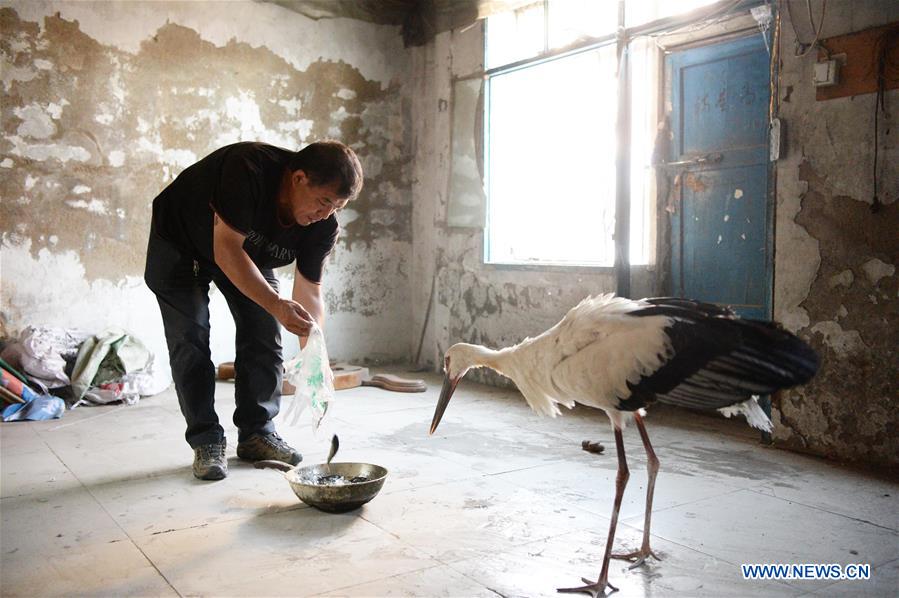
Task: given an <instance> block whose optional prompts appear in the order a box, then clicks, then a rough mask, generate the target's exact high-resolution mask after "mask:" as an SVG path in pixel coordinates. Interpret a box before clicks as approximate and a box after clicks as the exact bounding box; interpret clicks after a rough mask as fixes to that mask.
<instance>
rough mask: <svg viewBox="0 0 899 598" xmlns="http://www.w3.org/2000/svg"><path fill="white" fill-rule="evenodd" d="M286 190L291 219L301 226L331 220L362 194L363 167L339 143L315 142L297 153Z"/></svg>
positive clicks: (346, 148)
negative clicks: (331, 216) (329, 218)
mask: <svg viewBox="0 0 899 598" xmlns="http://www.w3.org/2000/svg"><path fill="white" fill-rule="evenodd" d="M286 176H287V179H288V180H287V181H286V184H285V186H284V187H283V192H284V193H285V196H284V198H285V200H286V203H287V204H288V205H289V210H290V213H291V216H292V217H293V219H294V220H296V222H297V223H298V224H300V225H301V226H307V225H309V224H312V223H313V222H317V221H319V220H324V219H325V218H328V217H329V216H330V215H331V214H333V213H334V212H335V211H337V210H339V209H341V208H343V207H344V206H345V205H346V204H347V202H350V201H352V200H354V199H356V197H357V196H358V195H359V191H361V190H362V165H361V164H360V163H359V158H358V157H356V154H355V152H353V150H351V149H350V148H349V147H347V146H346V145H344V144H342V143H340V142H339V141H330V140H328V141H316V142H315V143H311V144H309V145H307V146H306V147H304V148H303V149H301V150H300V151H298V152H297V153H296V154H294V156H293V158H292V159H291V161H290V163H289V164H288V165H287V173H286Z"/></svg>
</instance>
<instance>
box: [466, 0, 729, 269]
mask: <svg viewBox="0 0 899 598" xmlns="http://www.w3.org/2000/svg"><path fill="white" fill-rule="evenodd" d="M712 1H713V0H683V1H679V2H671V1H666V0H627V1H626V4H625V11H624V12H625V23H626V24H627V26H628V27H632V26H637V25H642V24H645V23H647V22H649V21H652V20H655V19H658V18H662V17H668V16H673V15H674V14H678V13H683V12H687V11H690V10H693V9H696V8H699V7H701V6H704V5H706V4H710V3H711V2H712ZM618 6H619V4H618V2H617V0H537V1H534V2H530V3H525V4H523V5H521V6H520V7H519V8H518V9H516V10H512V11H509V12H505V13H501V14H498V15H495V16H491V17H489V18H488V19H487V31H486V39H485V65H486V68H487V69H488V76H487V82H486V95H485V97H486V100H485V102H484V107H485V123H486V126H485V152H484V158H485V160H484V161H485V178H486V184H485V188H486V191H487V232H486V235H485V241H486V242H485V253H486V256H485V257H486V261H487V262H490V263H506V264H558V265H580V266H603V267H609V266H612V265H614V263H615V246H614V240H613V239H614V234H615V205H616V193H617V185H616V120H617V109H618V106H617V103H618V102H617V100H618V79H617V70H618V64H617V49H616V45H615V44H616V40H615V35H614V34H615V32H616V30H617V28H618V25H619V23H618V19H619V17H618ZM554 52H555V54H554ZM560 52H561V53H560ZM629 52H630V58H629V64H630V85H631V97H632V100H631V106H630V108H631V141H630V146H629V149H630V160H631V173H630V177H629V179H630V180H629V183H630V246H629V261H630V263H631V264H648V263H651V262H652V260H653V249H654V228H655V209H654V206H655V203H654V202H655V186H654V178H653V177H654V168H653V165H652V149H653V143H654V141H655V136H656V129H657V122H656V121H657V115H658V100H659V98H658V76H659V75H658V70H659V64H658V52H657V49H656V48H655V46H654V44H653V43H652V42H651V41H650V40H648V39H647V38H639V39H636V40H634V41H632V42H630V43H629Z"/></svg>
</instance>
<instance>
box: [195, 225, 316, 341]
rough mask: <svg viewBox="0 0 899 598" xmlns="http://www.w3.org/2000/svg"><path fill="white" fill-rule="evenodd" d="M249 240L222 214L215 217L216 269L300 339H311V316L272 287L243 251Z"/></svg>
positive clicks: (213, 230) (213, 245)
mask: <svg viewBox="0 0 899 598" xmlns="http://www.w3.org/2000/svg"><path fill="white" fill-rule="evenodd" d="M245 238H246V237H245V236H244V235H242V234H241V233H239V232H238V231H236V230H234V229H233V228H231V227H230V226H228V225H227V224H225V222H224V221H223V220H222V219H221V218H219V217H218V214H213V225H212V251H213V254H214V256H215V263H216V265H217V266H218V267H219V268H221V270H222V272H224V273H225V276H227V277H228V280H230V281H231V282H232V283H234V286H236V287H237V288H238V289H239V290H240V292H241V293H243V294H244V295H246V296H247V297H249V298H250V299H251V300H253V301H254V302H255V303H256V304H258V305H259V306H260V307H262V308H263V309H264V310H265V311H267V312H269V313H270V314H272V315H273V316H274V317H275V318H276V319H277V320H278V321H279V322H280V323H281V325H282V326H284V328H286V329H287V330H288V331H290V332H292V333H293V334H296V335H297V336H308V335H309V327H310V325H311V323H312V318H311V317H310V315H309V313H307V312H306V310H305V309H303V306H302V305H300V304H299V303H297V302H296V301H292V300H290V299H283V298H281V297H280V296H279V295H278V293H276V292H275V290H274V289H273V288H272V287H271V286H269V284H268V281H266V280H265V277H264V276H262V272H260V271H259V268H257V267H256V264H254V263H253V260H251V259H250V256H248V255H247V253H246V252H245V251H244V250H243V242H244V239H245ZM295 286H296V285H294V287H295ZM294 294H296V291H294Z"/></svg>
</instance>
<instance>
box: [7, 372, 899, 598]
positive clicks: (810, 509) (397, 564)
mask: <svg viewBox="0 0 899 598" xmlns="http://www.w3.org/2000/svg"><path fill="white" fill-rule="evenodd" d="M395 373H399V374H401V375H407V376H409V374H408V373H406V372H403V371H401V370H397V371H396V372H395ZM425 377H426V379H427V381H428V383H429V386H430V390H429V391H428V392H427V393H422V394H398V393H390V392H386V391H383V390H379V389H373V388H358V389H354V390H348V391H342V392H340V393H339V394H338V398H337V400H336V401H335V402H334V404H333V411H332V412H331V413H329V415H328V417H327V418H326V419H325V423H324V425H323V427H322V429H321V430H319V431H318V432H317V433H315V434H313V432H312V430H311V428H310V426H309V422H308V420H306V419H303V420H302V421H301V425H299V426H296V427H291V426H288V425H287V423H285V422H281V423H280V428H279V430H280V432H281V433H282V435H283V436H285V437H286V438H287V439H288V440H289V441H290V442H291V443H293V444H294V445H295V446H296V447H297V448H299V449H300V450H301V452H303V454H304V455H305V462H306V463H317V462H320V461H322V460H323V459H324V456H325V454H326V453H327V449H328V444H329V439H330V436H331V434H332V433H335V432H336V433H338V434H339V436H340V440H341V450H340V453H339V454H338V458H337V460H338V461H341V460H343V461H366V462H372V463H377V464H380V465H384V466H385V467H387V468H388V469H389V470H390V476H389V477H388V480H387V483H386V485H385V486H384V489H383V491H382V492H381V494H380V495H379V496H378V497H376V498H375V500H373V501H372V502H370V503H369V504H367V505H366V506H365V507H363V508H362V509H360V510H357V511H354V512H351V513H347V514H343V515H329V514H326V513H322V512H319V511H317V510H315V509H312V508H309V507H307V506H306V505H303V504H302V503H299V502H298V500H297V499H296V497H295V496H294V494H293V492H292V491H291V490H290V487H289V486H288V484H287V482H286V481H285V480H284V479H283V477H282V476H281V475H280V474H279V473H277V472H273V471H259V470H255V469H253V468H252V466H251V465H249V464H245V463H243V462H241V461H238V460H237V459H236V458H235V457H234V446H233V443H234V442H235V441H236V432H235V431H234V429H233V427H232V426H230V425H229V426H228V433H229V437H230V439H231V441H232V446H230V447H229V449H228V450H229V454H230V456H231V459H230V461H229V462H230V469H231V471H230V475H229V477H228V478H227V479H225V480H224V481H221V482H200V481H198V480H195V479H194V478H193V476H192V475H191V473H190V462H191V458H192V454H191V452H190V450H189V448H188V447H187V445H186V444H185V443H184V442H183V439H182V431H183V421H182V420H181V416H180V414H179V412H178V406H177V402H176V399H175V396H174V392H172V391H171V390H170V391H168V392H166V393H163V394H161V395H159V396H156V397H151V398H147V399H144V400H143V401H141V403H140V404H139V405H137V406H134V407H122V406H114V407H103V408H80V409H77V410H75V411H72V412H68V413H66V414H65V416H64V417H63V418H62V419H60V420H56V421H50V422H39V423H8V424H0V440H2V448H0V459H2V462H0V465H2V483H0V488H2V499H0V514H2V528H0V557H2V560H0V593H2V595H4V596H49V595H66V596H72V595H87V596H101V595H105V596H126V595H141V596H168V595H180V596H188V595H190V596H193V595H204V596H428V597H430V596H464V597H473V596H491V597H496V596H556V595H557V594H556V592H555V588H556V587H561V586H571V585H575V584H579V581H580V578H581V577H595V576H596V574H597V573H598V570H599V558H600V555H601V554H602V551H603V548H604V543H605V537H606V533H607V525H608V516H609V513H610V509H611V503H612V497H613V494H614V478H615V469H616V459H615V456H614V455H615V453H614V445H613V442H612V440H611V433H610V429H609V425H608V420H607V419H606V418H605V415H603V414H602V413H600V412H595V411H590V410H587V409H577V410H575V411H574V412H571V413H566V414H564V415H563V417H561V418H557V419H554V420H551V419H541V418H539V417H537V416H536V415H534V414H533V413H531V412H530V411H529V409H528V407H527V405H526V404H525V403H524V401H523V400H521V399H520V398H519V397H518V396H517V395H516V394H515V393H514V392H512V391H507V390H501V389H496V388H490V387H484V386H478V385H475V384H466V383H464V382H463V384H462V385H461V386H460V388H459V390H458V391H457V393H456V396H455V398H454V399H453V402H452V404H451V405H450V408H449V410H448V411H447V414H446V417H445V418H444V421H443V423H442V424H441V426H440V429H439V430H438V433H437V434H436V435H435V436H434V437H428V435H427V430H428V425H429V423H430V420H431V415H432V412H433V407H434V404H435V402H436V395H437V392H438V391H439V388H440V379H439V378H438V377H436V376H430V375H427V376H425ZM232 390H233V389H232V387H231V385H229V384H227V383H221V384H219V387H218V396H219V413H220V414H221V418H222V420H223V421H230V405H232V404H233V400H232V398H231V397H232ZM647 426H648V428H649V432H650V435H651V438H652V439H653V442H654V445H655V447H656V450H657V453H658V455H659V458H660V459H661V461H662V470H661V473H660V474H659V478H658V483H657V488H656V500H655V509H654V515H653V528H652V531H653V546H654V548H655V550H656V551H657V552H659V553H660V555H661V556H662V558H663V560H662V561H661V562H656V561H652V562H650V563H648V564H646V565H644V566H642V567H639V568H636V569H634V570H631V571H628V570H627V569H626V568H625V564H623V563H621V562H620V561H613V564H612V570H611V575H610V580H611V581H612V583H614V584H615V585H617V586H618V587H619V588H620V589H621V591H620V592H619V593H618V594H616V596H622V597H623V596H672V595H678V596H848V595H851V596H896V595H897V589H899V485H897V484H896V483H894V482H889V481H884V480H879V479H877V478H876V477H873V476H871V475H867V474H862V473H857V472H853V471H852V470H849V469H845V468H841V467H837V466H834V465H831V464H828V463H826V462H824V461H821V460H818V459H813V458H810V457H805V456H800V455H795V454H791V453H787V452H784V451H779V450H774V449H767V448H764V447H762V446H760V445H759V444H758V443H757V442H756V434H755V433H754V432H753V431H751V430H749V429H748V428H746V427H745V426H744V425H743V424H742V422H736V421H729V420H719V419H712V418H707V417H702V416H696V415H695V414H691V413H685V412H683V411H680V412H679V411H676V410H671V409H661V408H657V409H655V410H653V411H651V412H650V414H649V416H648V418H647ZM585 439H592V440H600V441H602V442H603V443H604V444H605V445H606V447H607V451H606V453H605V454H603V455H593V454H589V453H586V452H584V451H582V450H581V448H580V444H581V441H582V440H585ZM625 439H626V446H627V448H628V451H629V463H630V469H631V478H630V484H629V486H628V489H627V493H626V494H625V499H624V504H623V506H622V512H621V517H622V519H621V523H620V525H619V530H618V542H617V543H618V545H619V546H621V547H628V548H632V547H635V546H636V545H637V544H638V543H639V540H640V530H641V529H642V524H643V516H642V512H643V504H644V503H643V501H644V495H643V492H644V491H645V479H646V478H645V470H644V465H645V459H644V455H643V449H642V446H641V444H640V441H639V436H638V435H637V433H636V431H635V430H634V429H628V430H627V431H626V432H625ZM768 562H776V563H840V564H848V563H867V564H870V565H871V567H872V578H871V579H870V580H868V581H840V582H834V581H795V580H793V581H789V582H784V581H764V582H763V581H746V580H744V579H743V578H742V576H741V574H740V564H741V563H768Z"/></svg>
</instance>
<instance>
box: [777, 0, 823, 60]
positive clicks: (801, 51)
mask: <svg viewBox="0 0 899 598" xmlns="http://www.w3.org/2000/svg"><path fill="white" fill-rule="evenodd" d="M784 5H786V7H787V17H788V18H789V19H790V27H791V28H792V29H793V35H794V37H795V38H796V51H795V53H794V54H795V56H797V57H799V58H802V57H803V56H806V55H808V53H809V52H811V51H812V50H813V49H814V48H817V47H819V45H820V44H819V43H818V40H819V39H821V30H822V29H823V28H824V15H825V14H826V13H827V0H822V2H821V21H820V22H819V23H818V26H817V27H815V19H814V17H812V0H805V10H806V13H807V14H808V22H809V25H811V28H812V31H814V32H815V39H813V40H812V41H811V42H810V43H808V44H806V43H804V42H801V41H799V34H798V33H797V32H796V23H795V22H794V20H793V13H792V12H791V9H790V0H784Z"/></svg>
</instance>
